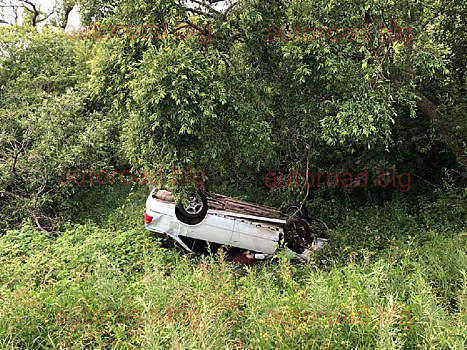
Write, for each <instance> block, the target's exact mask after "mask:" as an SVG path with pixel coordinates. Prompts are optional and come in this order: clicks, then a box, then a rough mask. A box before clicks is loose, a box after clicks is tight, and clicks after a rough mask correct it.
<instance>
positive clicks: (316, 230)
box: [308, 219, 329, 238]
mask: <svg viewBox="0 0 467 350" xmlns="http://www.w3.org/2000/svg"><path fill="white" fill-rule="evenodd" d="M308 226H309V227H310V230H311V232H312V233H313V234H314V235H315V236H316V237H319V238H329V234H328V232H329V228H328V226H327V225H326V224H325V223H324V222H323V221H321V220H319V219H308Z"/></svg>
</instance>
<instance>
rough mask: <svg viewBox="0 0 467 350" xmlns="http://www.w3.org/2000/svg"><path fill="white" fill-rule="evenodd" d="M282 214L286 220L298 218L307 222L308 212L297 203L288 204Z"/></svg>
mask: <svg viewBox="0 0 467 350" xmlns="http://www.w3.org/2000/svg"><path fill="white" fill-rule="evenodd" d="M283 213H284V214H285V216H286V217H287V218H294V217H297V218H300V219H305V220H308V211H307V210H306V208H305V205H301V204H300V203H299V202H295V203H292V204H289V205H288V206H286V207H285V209H284V211H283Z"/></svg>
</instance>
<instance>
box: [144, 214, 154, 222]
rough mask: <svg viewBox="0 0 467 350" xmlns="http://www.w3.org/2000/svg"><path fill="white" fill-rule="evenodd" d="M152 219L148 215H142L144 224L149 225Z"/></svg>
mask: <svg viewBox="0 0 467 350" xmlns="http://www.w3.org/2000/svg"><path fill="white" fill-rule="evenodd" d="M152 218H153V217H152V216H150V215H148V213H145V214H144V222H145V223H146V224H150V223H151V221H152Z"/></svg>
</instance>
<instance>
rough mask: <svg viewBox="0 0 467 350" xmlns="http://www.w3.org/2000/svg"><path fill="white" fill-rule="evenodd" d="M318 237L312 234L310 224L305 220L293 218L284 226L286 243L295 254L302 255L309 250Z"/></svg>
mask: <svg viewBox="0 0 467 350" xmlns="http://www.w3.org/2000/svg"><path fill="white" fill-rule="evenodd" d="M315 238H316V236H315V235H314V234H313V233H312V232H311V230H310V228H309V227H308V223H307V222H306V221H305V220H303V219H298V218H292V219H290V220H288V221H287V222H286V223H285V226H284V243H286V244H287V247H288V248H289V249H290V250H292V251H294V252H295V253H298V254H301V253H303V252H304V251H305V250H307V249H309V248H310V247H311V246H312V245H313V242H314V240H315Z"/></svg>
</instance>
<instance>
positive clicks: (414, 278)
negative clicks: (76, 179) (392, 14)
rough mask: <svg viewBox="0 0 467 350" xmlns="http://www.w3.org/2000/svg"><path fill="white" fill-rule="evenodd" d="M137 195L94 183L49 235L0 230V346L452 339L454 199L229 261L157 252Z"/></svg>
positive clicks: (352, 216) (392, 344) (464, 284)
mask: <svg viewBox="0 0 467 350" xmlns="http://www.w3.org/2000/svg"><path fill="white" fill-rule="evenodd" d="M146 194H147V192H146V190H145V189H143V188H139V189H137V190H136V191H135V192H131V193H130V192H129V189H125V188H119V189H112V190H110V189H97V190H96V191H94V192H92V193H91V195H88V196H87V197H86V198H79V199H77V200H78V202H77V203H87V204H86V206H85V207H84V206H82V205H81V206H77V207H76V208H75V209H76V214H75V215H76V217H77V218H79V220H76V221H79V222H80V224H74V225H71V224H69V225H66V227H64V233H63V235H61V236H60V237H58V238H53V237H49V236H47V235H45V234H43V233H40V232H37V231H36V230H35V229H34V228H33V227H31V226H29V225H27V224H25V225H24V226H23V228H22V229H21V230H19V231H9V232H8V234H7V235H5V236H3V237H1V238H0V300H1V303H0V347H1V348H5V349H6V348H9V349H11V348H18V349H41V348H71V349H83V348H109V349H110V348H112V349H116V348H121V349H131V348H135V349H137V348H142V347H143V348H156V349H159V348H160V349H165V348H170V347H173V348H193V349H201V348H216V349H217V348H232V349H233V348H249V349H256V348H257V349H269V348H280V349H287V348H318V347H319V348H335V349H341V348H352V349H353V348H357V347H358V348H368V349H374V348H379V349H398V348H406V349H413V348H417V347H420V348H423V349H426V348H432V347H436V348H453V349H463V348H464V346H465V345H466V343H465V335H466V332H467V326H466V321H467V315H466V309H467V276H466V266H467V249H466V246H467V245H466V240H467V237H466V235H467V233H466V230H465V195H464V196H462V195H458V196H454V195H452V196H450V197H446V198H441V199H439V200H438V201H437V202H435V203H431V204H424V205H421V206H420V210H419V211H418V214H417V215H413V214H408V213H407V210H405V209H404V207H403V205H398V204H397V203H395V204H393V206H391V207H388V208H375V209H369V210H363V209H362V210H360V211H355V212H351V213H349V214H348V215H347V217H346V218H345V219H344V220H343V221H342V223H341V224H340V225H339V226H338V227H337V228H336V229H335V230H334V232H333V236H334V240H333V243H332V246H331V247H330V248H329V249H328V250H326V251H323V252H320V253H319V254H317V255H316V256H315V257H314V258H313V259H312V260H310V261H308V262H306V263H302V264H296V263H291V262H289V261H287V259H285V257H283V256H281V255H279V256H278V257H277V258H276V259H274V260H273V261H271V262H263V263H258V264H256V265H253V266H240V267H234V266H232V265H231V264H230V263H227V262H225V261H224V260H223V257H222V256H220V257H207V258H203V257H199V256H188V255H184V254H182V253H180V252H179V251H178V250H175V249H173V250H166V249H163V248H161V247H160V245H159V242H158V239H157V237H155V236H154V235H153V234H151V233H149V232H147V231H145V230H144V227H143V226H142V213H143V210H144V201H145V197H146ZM411 212H413V210H411ZM463 220H464V221H463ZM388 310H392V312H391V316H390V317H391V318H388V315H387V314H386V313H384V311H388ZM394 310H395V311H394ZM409 312H410V314H409Z"/></svg>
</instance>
